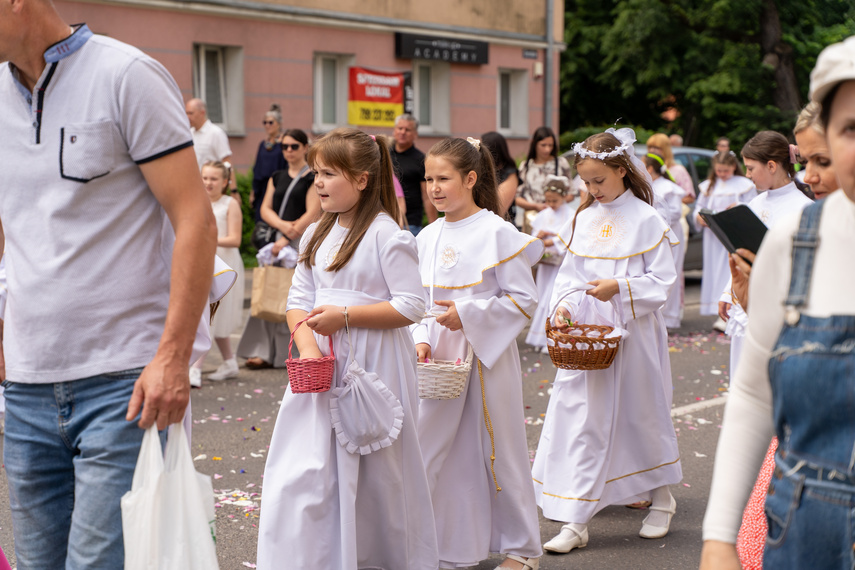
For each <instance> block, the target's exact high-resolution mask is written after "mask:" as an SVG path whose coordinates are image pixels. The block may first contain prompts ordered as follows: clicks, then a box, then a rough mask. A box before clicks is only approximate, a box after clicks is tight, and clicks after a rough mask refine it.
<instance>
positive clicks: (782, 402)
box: [701, 37, 855, 570]
mask: <svg viewBox="0 0 855 570" xmlns="http://www.w3.org/2000/svg"><path fill="white" fill-rule="evenodd" d="M811 91H812V97H813V99H814V100H816V101H821V102H822V103H823V115H822V122H823V123H824V126H825V127H826V133H827V137H828V146H829V151H830V154H831V157H832V164H833V166H834V168H835V170H836V172H837V175H838V179H839V181H840V184H841V187H842V189H843V192H836V193H833V194H831V195H830V196H829V197H828V198H826V199H825V200H823V201H821V202H817V203H816V204H814V205H812V206H809V207H808V208H807V209H806V210H805V211H804V212H803V214H802V217H801V219H800V220H795V219H792V220H790V221H789V222H788V223H781V224H780V225H776V227H775V228H773V229H772V230H771V231H770V232H769V234H767V237H766V239H765V240H764V243H763V246H762V247H761V248H760V252H759V255H758V256H757V261H756V263H755V266H754V275H752V282H751V294H750V295H749V301H750V311H751V313H750V314H751V321H750V322H749V338H748V343H747V345H746V349H747V352H746V354H744V356H743V358H742V360H741V361H740V365H739V369H738V371H737V373H736V375H737V376H738V377H739V382H738V383H736V386H735V388H734V389H733V393H732V395H731V399H730V401H729V402H728V405H727V410H726V413H725V422H724V429H723V430H722V436H721V439H720V441H719V449H718V453H717V457H716V466H715V473H714V476H713V488H712V492H711V494H710V503H709V506H708V510H707V516H706V518H705V520H704V539H705V543H704V550H703V553H702V559H701V568H703V569H705V570H706V569H710V568H716V569H718V568H739V562H738V559H737V558H736V551H735V548H734V546H733V542H734V541H735V538H736V532H737V530H738V527H739V521H740V518H741V511H742V507H743V506H744V504H745V500H746V499H747V497H748V493H749V492H750V488H751V483H752V482H753V480H754V477H755V476H756V472H757V468H758V467H759V464H760V461H761V460H762V457H763V453H764V451H765V448H766V444H767V443H768V440H769V437H770V436H771V435H772V434H773V428H774V433H775V434H776V435H777V436H778V438H779V442H780V445H779V450H778V452H777V454H776V457H775V461H776V468H775V472H774V474H773V476H772V482H771V484H770V485H769V490H768V493H767V497H766V515H767V521H768V525H769V531H768V536H767V540H766V549H765V552H764V568H775V569H779V568H840V569H843V568H846V569H850V570H851V569H853V568H855V550H853V547H855V295H853V292H855V290H853V282H855V264H853V263H852V261H853V260H852V251H853V248H855V37H852V38H849V39H848V40H846V41H845V42H843V43H841V44H836V45H834V46H832V47H830V48H828V49H827V50H825V51H824V52H823V54H822V55H821V56H820V59H819V60H818V63H817V68H816V69H815V70H814V72H813V74H812V85H811ZM820 238H821V239H820ZM820 241H821V244H820ZM788 258H791V259H792V268H789V267H787V266H788V265H789V264H788V263H786V260H787V259H788ZM782 302H783V304H782ZM785 307H786V308H785ZM808 313H809V314H808ZM755 317H756V320H755ZM755 327H756V328H755ZM778 331H780V333H778ZM766 372H768V382H766V378H767V376H766ZM743 382H744V383H745V384H747V385H746V386H743V385H742V383H743Z"/></svg>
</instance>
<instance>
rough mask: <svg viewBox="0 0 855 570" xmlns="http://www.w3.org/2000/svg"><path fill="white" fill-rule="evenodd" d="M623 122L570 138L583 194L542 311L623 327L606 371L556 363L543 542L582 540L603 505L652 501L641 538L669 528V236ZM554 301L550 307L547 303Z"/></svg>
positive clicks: (675, 466) (676, 476)
mask: <svg viewBox="0 0 855 570" xmlns="http://www.w3.org/2000/svg"><path fill="white" fill-rule="evenodd" d="M633 142H635V134H634V133H633V132H632V130H631V129H620V130H619V131H614V129H609V130H608V131H606V132H605V133H600V134H597V135H593V136H591V137H589V138H588V139H587V140H585V142H584V143H581V144H578V145H576V149H575V150H576V169H577V171H578V172H579V175H580V176H581V177H582V180H584V182H585V185H586V186H587V189H588V197H587V198H586V199H585V201H584V202H583V203H582V205H581V206H580V207H579V210H578V211H577V212H576V216H575V217H574V219H573V220H572V221H571V222H570V223H568V224H567V225H565V226H564V228H562V230H561V231H559V232H558V239H559V240H561V242H562V244H563V245H564V247H565V248H566V249H567V254H566V256H565V258H564V262H563V263H562V265H561V268H560V269H559V273H558V277H557V279H556V282H555V287H554V292H553V294H552V300H551V301H550V311H551V312H552V319H553V324H554V326H556V327H558V328H566V329H569V327H570V325H569V324H564V325H563V326H562V325H559V321H560V322H561V323H569V322H571V321H575V322H577V323H585V324H595V325H611V326H614V327H616V329H623V334H622V336H623V339H622V341H621V344H620V346H619V348H618V352H617V356H616V357H615V360H614V363H613V364H612V365H611V366H610V367H609V368H607V369H605V370H559V371H558V374H557V375H556V377H555V384H554V387H553V391H552V395H551V397H550V399H549V406H548V408H547V411H546V420H545V423H544V425H543V431H542V433H541V437H540V444H539V446H538V449H537V455H536V457H535V461H534V467H533V472H532V476H533V478H534V483H535V496H536V497H537V501H538V504H539V505H540V507H541V508H542V509H543V514H544V516H545V517H546V518H549V519H553V520H560V521H563V522H565V523H566V524H565V525H564V526H563V527H562V529H561V532H560V533H559V534H558V536H556V537H555V538H553V539H552V540H550V541H549V542H547V543H546V544H545V545H544V548H545V549H546V550H548V551H550V552H559V553H564V552H570V551H571V550H573V549H574V548H580V547H583V546H586V545H587V544H588V527H587V525H588V522H589V521H590V520H591V518H592V517H593V516H594V515H595V514H596V513H597V512H599V511H600V510H602V509H603V508H604V507H607V506H609V505H616V504H617V505H621V504H632V503H636V502H639V501H647V500H649V501H651V502H652V505H651V507H650V514H648V516H647V517H646V518H645V519H644V522H643V525H642V528H641V532H640V533H639V534H640V536H641V537H643V538H661V537H663V536H665V535H666V534H667V533H668V529H669V526H670V523H671V517H672V516H673V515H674V512H675V511H676V502H675V501H674V498H673V497H672V496H671V493H670V491H669V490H668V485H673V484H675V483H678V482H679V481H680V480H681V479H682V471H681V468H680V454H679V450H678V449H677V436H676V433H675V432H674V426H673V424H672V423H671V397H672V394H671V365H670V363H669V360H668V342H667V340H668V338H667V333H666V330H665V321H664V318H663V317H662V306H663V305H664V303H665V300H666V299H667V297H668V293H669V291H670V290H671V288H672V287H673V286H674V283H675V281H676V279H677V271H676V268H675V265H674V257H673V254H672V251H671V250H672V246H673V245H675V244H676V241H677V240H676V238H675V237H674V234H673V232H672V230H671V229H670V228H669V227H668V224H667V223H666V222H665V220H663V219H662V217H661V216H660V215H659V214H658V213H657V212H656V210H655V209H654V208H653V207H652V206H651V205H650V204H651V203H652V201H653V194H652V190H651V186H650V182H649V179H648V178H647V177H646V176H645V174H646V171H645V169H644V166H643V165H642V164H641V161H640V160H639V159H637V158H635V155H634V153H633V147H632V143H633ZM556 307H558V308H557V309H556Z"/></svg>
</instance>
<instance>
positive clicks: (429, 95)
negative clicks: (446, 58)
mask: <svg viewBox="0 0 855 570" xmlns="http://www.w3.org/2000/svg"><path fill="white" fill-rule="evenodd" d="M413 90H414V94H415V97H414V99H415V101H414V103H415V110H416V112H415V115H416V118H417V119H418V120H419V133H421V134H433V135H447V134H449V133H450V132H451V111H450V107H451V66H450V65H449V64H448V63H445V62H438V61H437V62H421V61H420V62H418V63H416V64H415V66H414V69H413Z"/></svg>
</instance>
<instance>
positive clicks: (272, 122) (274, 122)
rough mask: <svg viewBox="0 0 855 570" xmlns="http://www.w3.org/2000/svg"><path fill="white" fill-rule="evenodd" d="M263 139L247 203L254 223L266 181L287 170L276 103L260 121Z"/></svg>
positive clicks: (262, 198)
mask: <svg viewBox="0 0 855 570" xmlns="http://www.w3.org/2000/svg"><path fill="white" fill-rule="evenodd" d="M262 124H263V125H264V132H265V137H264V140H263V141H261V142H260V143H259V144H258V152H257V153H256V155H255V165H254V166H253V167H252V192H251V193H250V195H249V203H250V204H252V209H253V211H254V212H255V221H256V222H257V221H259V220H260V219H261V203H262V202H263V201H264V192H265V190H267V181H268V180H270V177H271V176H273V173H274V172H276V171H277V170H283V169H285V168H288V162H287V161H286V160H285V157H284V156H283V154H282V144H281V142H282V109H281V107H279V105H277V104H276V103H273V104H272V105H270V110H269V111H267V112H266V113H264V119H263V120H262Z"/></svg>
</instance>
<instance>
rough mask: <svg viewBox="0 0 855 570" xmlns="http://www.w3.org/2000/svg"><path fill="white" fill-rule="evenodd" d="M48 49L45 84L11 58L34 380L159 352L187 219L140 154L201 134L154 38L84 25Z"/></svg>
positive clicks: (28, 376)
mask: <svg viewBox="0 0 855 570" xmlns="http://www.w3.org/2000/svg"><path fill="white" fill-rule="evenodd" d="M45 60H46V62H47V67H46V68H45V70H44V73H42V76H41V77H40V78H39V80H38V83H37V85H36V87H35V89H34V90H33V93H30V92H29V91H28V90H27V89H26V88H24V87H23V85H21V83H20V82H19V81H18V79H17V77H16V72H15V71H14V70H13V68H12V67H11V65H10V64H8V63H7V64H3V65H2V66H0V109H2V112H0V133H1V134H2V136H0V157H2V160H0V180H2V184H0V221H2V224H3V230H4V232H5V235H6V256H7V264H6V267H7V278H8V290H9V295H8V300H7V305H6V320H5V335H4V336H5V343H4V349H5V356H6V374H7V378H8V379H9V380H11V381H13V382H25V383H45V382H59V381H66V380H75V379H80V378H87V377H90V376H94V375H97V374H103V373H109V372H115V371H120V370H126V369H130V368H136V367H141V366H145V365H146V364H148V362H149V361H150V360H151V358H152V357H153V356H154V354H155V352H156V349H157V346H158V342H159V340H160V336H161V334H162V332H163V326H164V321H165V317H166V308H167V305H168V302H169V277H170V275H169V274H170V267H171V252H172V244H173V242H174V232H172V228H171V226H170V225H169V220H168V219H167V217H166V214H165V212H164V211H163V208H162V207H161V206H160V204H159V203H158V202H157V200H156V199H155V197H154V195H153V194H152V192H151V190H150V189H149V187H148V185H147V184H146V181H145V179H144V178H143V176H142V173H141V171H140V168H139V166H138V165H140V164H144V163H146V162H150V161H152V160H155V159H157V158H160V157H162V156H164V155H167V154H169V153H172V152H175V151H177V150H180V149H183V148H186V147H189V146H191V145H192V141H191V137H190V133H188V132H187V117H186V115H185V113H184V105H183V102H182V98H181V94H180V92H179V90H178V86H177V85H176V84H175V81H174V80H173V79H172V77H171V76H170V75H169V73H168V72H167V71H166V69H164V68H163V66H162V65H160V64H159V63H158V62H156V61H154V60H153V59H151V58H150V57H148V56H147V55H145V54H144V53H142V52H141V51H139V50H137V49H135V48H133V47H130V46H128V45H125V44H123V43H121V42H118V41H116V40H113V39H110V38H107V37H103V36H94V35H92V33H91V32H90V31H89V29H88V28H87V27H86V26H85V25H84V26H81V27H79V28H78V29H77V30H76V31H75V32H74V33H73V34H72V35H71V36H70V37H69V38H67V39H66V40H63V41H62V42H59V43H58V44H55V45H53V46H51V47H50V48H49V49H48V50H47V51H46V52H45ZM196 190H197V189H193V191H196ZM188 191H190V189H188Z"/></svg>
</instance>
